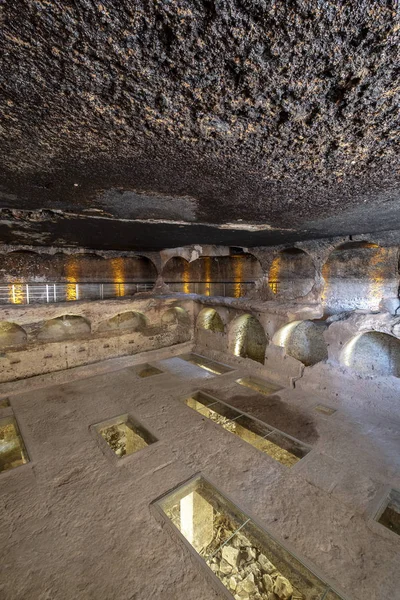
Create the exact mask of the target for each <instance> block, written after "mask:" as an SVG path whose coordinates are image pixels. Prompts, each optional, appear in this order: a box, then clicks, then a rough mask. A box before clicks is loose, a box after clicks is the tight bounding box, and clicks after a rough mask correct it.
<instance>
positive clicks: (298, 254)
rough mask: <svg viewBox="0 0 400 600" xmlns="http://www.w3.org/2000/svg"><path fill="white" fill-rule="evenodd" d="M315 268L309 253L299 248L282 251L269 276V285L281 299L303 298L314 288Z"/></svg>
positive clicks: (275, 260)
mask: <svg viewBox="0 0 400 600" xmlns="http://www.w3.org/2000/svg"><path fill="white" fill-rule="evenodd" d="M314 282H315V266H314V263H313V261H312V258H311V256H310V255H309V254H307V252H304V251H303V250H300V249H299V248H289V249H287V250H281V252H278V254H277V255H276V256H275V258H274V260H273V262H272V265H271V268H270V270H269V274H268V285H269V287H270V288H271V290H272V291H273V293H274V294H276V295H277V296H279V297H281V298H287V299H292V298H302V297H303V296H306V295H307V294H308V293H309V292H310V291H311V290H312V288H313V286H314Z"/></svg>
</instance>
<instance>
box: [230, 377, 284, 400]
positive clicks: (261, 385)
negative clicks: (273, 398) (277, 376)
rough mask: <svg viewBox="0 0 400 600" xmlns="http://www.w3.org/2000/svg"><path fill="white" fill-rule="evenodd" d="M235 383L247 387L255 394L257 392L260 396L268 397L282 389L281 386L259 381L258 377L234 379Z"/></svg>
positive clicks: (263, 380) (262, 380)
mask: <svg viewBox="0 0 400 600" xmlns="http://www.w3.org/2000/svg"><path fill="white" fill-rule="evenodd" d="M236 383H238V384H239V385H243V386H244V387H248V388H250V389H251V390H254V391H255V392H259V393H260V394H264V396H269V395H270V394H274V393H275V392H278V391H279V390H282V389H283V387H282V386H281V385H276V383H272V382H271V381H266V380H265V379H259V378H258V377H240V378H239V379H236Z"/></svg>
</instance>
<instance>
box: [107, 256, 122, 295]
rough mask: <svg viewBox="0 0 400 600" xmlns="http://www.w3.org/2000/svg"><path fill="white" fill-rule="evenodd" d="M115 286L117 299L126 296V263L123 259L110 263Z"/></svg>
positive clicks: (114, 259) (116, 259) (113, 260)
mask: <svg viewBox="0 0 400 600" xmlns="http://www.w3.org/2000/svg"><path fill="white" fill-rule="evenodd" d="M110 264H111V270H112V275H113V282H114V283H115V284H116V285H115V295H116V296H117V297H122V296H125V285H124V283H125V263H124V259H123V258H113V259H112V260H111V261H110Z"/></svg>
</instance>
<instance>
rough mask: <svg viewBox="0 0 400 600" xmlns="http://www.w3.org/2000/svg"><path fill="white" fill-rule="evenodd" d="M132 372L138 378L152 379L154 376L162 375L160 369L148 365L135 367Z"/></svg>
mask: <svg viewBox="0 0 400 600" xmlns="http://www.w3.org/2000/svg"><path fill="white" fill-rule="evenodd" d="M134 371H135V373H136V375H137V376H138V377H153V376H154V375H161V374H162V373H164V371H161V369H158V368H157V367H154V366H153V365H150V364H149V363H144V364H142V365H137V366H136V367H134Z"/></svg>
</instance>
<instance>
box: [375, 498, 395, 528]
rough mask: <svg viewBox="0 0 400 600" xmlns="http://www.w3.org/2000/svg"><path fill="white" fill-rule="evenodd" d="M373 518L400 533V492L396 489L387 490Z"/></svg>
mask: <svg viewBox="0 0 400 600" xmlns="http://www.w3.org/2000/svg"><path fill="white" fill-rule="evenodd" d="M375 520H376V521H378V523H380V524H381V525H383V526H384V527H387V528H388V529H390V531H393V532H394V533H397V535H400V492H399V491H398V490H391V491H390V492H389V495H388V496H387V498H386V499H385V502H384V504H383V506H382V507H381V509H380V510H379V512H378V514H377V515H376V518H375Z"/></svg>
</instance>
